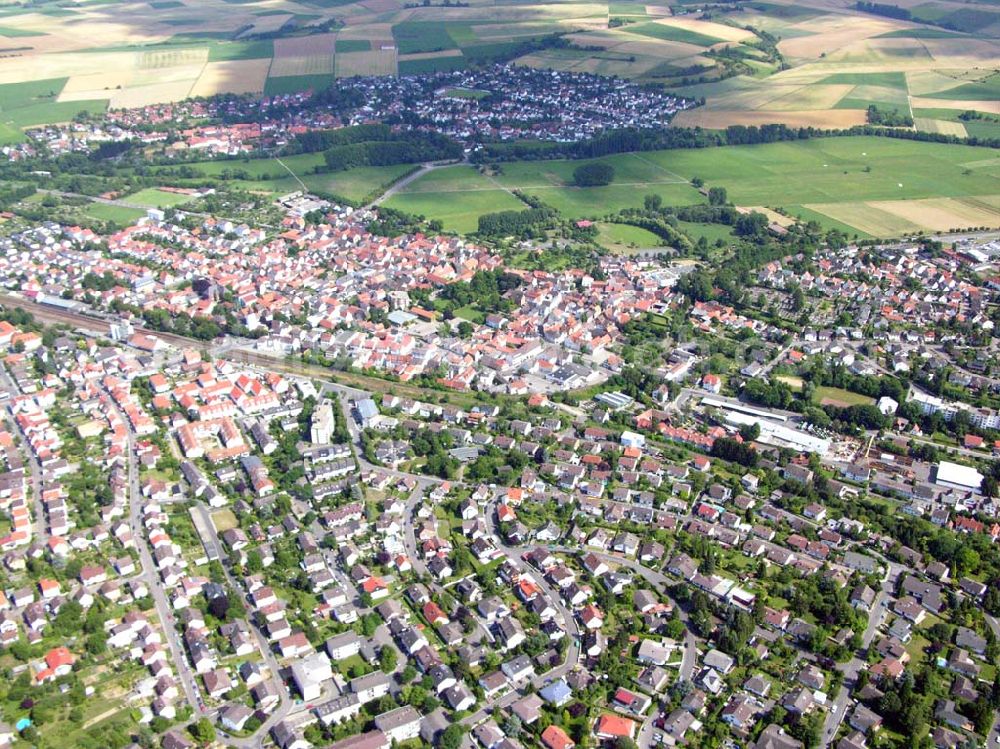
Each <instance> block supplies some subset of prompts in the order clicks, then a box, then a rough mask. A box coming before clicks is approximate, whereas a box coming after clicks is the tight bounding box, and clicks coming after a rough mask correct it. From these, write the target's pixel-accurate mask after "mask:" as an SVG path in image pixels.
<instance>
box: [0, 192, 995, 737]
mask: <svg viewBox="0 0 1000 749" xmlns="http://www.w3.org/2000/svg"><path fill="white" fill-rule="evenodd" d="M279 205H280V208H281V211H282V215H283V219H282V221H281V224H280V226H278V227H263V226H255V225H251V224H248V223H242V224H234V223H233V222H231V221H228V220H225V219H218V218H213V217H204V218H203V217H199V216H191V215H188V216H183V215H178V214H177V213H176V212H171V213H170V215H168V214H167V213H166V212H164V211H162V210H157V209H150V210H149V211H148V214H147V215H146V216H145V217H143V218H141V219H140V220H138V221H137V222H136V223H135V224H134V225H131V226H128V227H127V228H125V229H123V230H120V231H116V232H114V233H112V234H110V235H106V236H102V235H100V234H97V233H95V232H94V231H92V230H90V229H82V228H80V227H73V226H63V225H59V224H56V223H53V222H47V223H45V224H41V225H37V226H33V227H30V228H27V229H24V230H19V231H16V232H13V233H10V234H8V235H6V236H5V237H4V238H3V244H2V252H3V256H2V258H0V282H2V284H3V286H4V288H5V292H4V295H3V296H2V297H0V302H2V303H3V305H4V310H5V312H4V313H3V321H2V322H0V345H2V346H3V347H4V349H5V354H4V358H3V370H2V373H0V388H2V390H0V398H2V401H3V405H4V417H3V425H2V426H3V430H2V432H0V445H2V447H3V452H4V464H5V471H4V473H3V475H2V482H0V487H2V511H3V514H4V516H5V522H4V533H5V535H4V536H3V538H2V539H0V547H2V551H3V554H4V556H3V558H2V564H3V569H2V579H3V582H4V584H3V595H2V597H0V608H2V611H0V640H2V647H3V648H4V650H5V651H6V653H7V655H6V656H5V661H6V664H7V665H6V666H5V668H6V669H7V670H8V673H9V674H10V679H9V681H8V683H7V684H5V685H4V687H3V688H2V689H0V691H2V693H3V695H4V699H3V701H2V706H3V718H4V720H5V723H4V726H5V728H4V731H5V732H4V734H3V735H4V736H5V737H6V738H7V741H8V742H21V741H31V742H37V741H43V742H44V741H45V740H46V739H45V738H44V737H46V736H50V735H52V734H50V733H49V732H50V731H53V730H56V731H61V730H68V729H66V728H65V727H66V726H69V725H76V726H80V725H82V726H85V727H86V726H88V725H93V722H97V721H101V720H103V719H104V718H106V717H108V716H115V717H116V718H117V719H116V720H110V721H105V722H103V723H100V725H101V726H102V728H101V729H100V731H97V732H95V733H94V735H95V736H99V737H100V740H101V741H104V742H108V743H109V744H110V745H111V746H118V745H119V743H120V742H121V741H122V740H123V739H125V740H126V743H128V742H131V741H133V740H134V736H135V731H136V730H140V729H141V731H142V737H141V739H142V741H144V742H152V744H153V745H162V746H163V747H167V748H168V749H184V748H186V747H194V746H197V745H199V744H205V743H212V742H215V743H217V744H219V745H225V746H236V747H251V746H272V745H273V746H275V747H278V748H279V749H307V747H311V746H316V747H318V746H332V747H335V748H336V749H388V748H389V747H390V746H392V745H397V746H414V747H416V746H417V745H424V744H426V745H440V746H444V747H448V749H457V748H458V747H460V746H470V747H474V746H481V747H482V748H483V749H498V748H501V747H502V749H517V748H519V747H527V746H535V745H540V746H542V747H545V748H546V749H570V748H571V747H574V746H577V745H579V746H585V747H596V746H599V745H613V746H614V747H616V749H624V748H625V747H641V749H651V748H652V747H656V746H658V745H667V746H675V745H692V746H746V747H755V749H795V748H796V747H810V748H811V747H818V746H835V747H837V749H856V748H857V749H864V748H865V747H881V746H888V745H897V744H895V743H893V742H910V741H912V742H914V745H919V746H925V745H926V746H936V747H941V748H942V749H956V748H958V747H968V746H984V745H985V742H987V741H989V742H990V744H992V743H995V741H996V737H997V731H998V729H1000V723H998V721H997V719H996V712H995V706H996V704H997V700H998V699H1000V689H998V682H997V680H996V668H997V659H998V657H1000V648H998V639H997V635H998V633H1000V623H998V621H997V619H996V618H994V616H995V615H1000V590H998V588H997V582H996V580H995V579H994V576H995V575H996V574H997V570H998V568H1000V555H998V553H997V545H996V544H997V540H998V538H1000V523H997V522H996V520H995V518H996V517H998V516H1000V507H998V505H997V499H996V497H997V494H998V491H997V473H996V471H995V470H994V468H993V465H994V463H993V461H992V457H993V454H994V453H995V452H996V451H1000V441H998V440H997V439H996V437H997V430H998V429H1000V412H998V411H997V410H996V408H995V407H994V406H993V405H992V404H994V403H995V402H996V401H997V393H998V391H1000V381H998V380H996V379H995V378H993V377H991V376H990V371H991V365H992V359H993V354H992V353H991V352H990V351H989V349H988V348H985V347H983V346H981V345H980V343H981V340H982V338H981V336H982V335H983V332H984V331H989V330H991V329H992V326H993V319H994V310H995V294H996V290H997V288H998V284H1000V282H998V278H1000V276H998V275H997V274H996V265H995V263H994V261H993V257H994V256H995V255H996V254H997V253H998V252H1000V246H997V245H996V244H990V243H978V244H975V245H973V244H966V245H960V244H956V245H955V246H954V247H953V248H945V249H943V250H934V249H932V248H930V247H929V246H927V245H926V244H921V243H913V242H911V243H887V244H883V245H877V246H868V247H857V246H852V245H848V246H845V247H841V248H839V249H827V250H824V251H822V252H818V253H816V254H815V255H814V256H813V257H811V258H803V257H802V256H796V255H789V256H786V257H784V258H781V259H780V260H775V261H772V262H769V263H767V264H765V265H763V266H761V267H760V268H759V270H757V271H756V277H755V280H754V286H753V287H752V288H747V289H745V290H744V296H745V297H746V298H747V299H749V300H751V301H750V302H749V303H745V304H741V305H740V310H739V311H738V310H737V309H735V308H734V307H733V306H731V305H728V304H725V303H723V302H721V301H718V300H717V299H698V298H696V296H693V294H694V292H693V291H692V288H693V287H695V286H696V283H695V281H694V280H693V278H692V277H693V276H694V275H696V274H697V273H698V271H693V270H692V267H691V266H690V265H684V264H677V263H673V262H671V261H670V260H669V259H664V258H661V257H653V256H647V257H643V256H633V257H625V256H614V255H607V256H602V257H601V258H600V261H599V263H598V265H596V266H595V267H593V268H592V269H591V270H582V269H579V268H572V267H571V268H566V269H564V270H552V271H541V270H534V271H525V270H521V269H519V268H517V267H514V266H512V265H510V264H508V263H507V262H506V261H505V260H504V257H503V256H502V255H501V254H499V253H498V252H497V251H495V250H491V249H489V248H488V247H486V246H483V245H480V244H477V243H476V242H475V241H474V240H473V239H462V238H459V237H455V236H436V235H429V234H428V235H424V234H403V235H399V236H396V237H394V238H391V237H386V236H380V235H377V234H373V233H372V232H371V231H369V228H368V227H370V225H371V221H372V219H373V218H374V217H375V216H376V214H377V210H378V209H376V208H362V209H356V210H355V209H351V208H347V207H342V206H337V205H332V204H330V203H328V202H327V201H323V200H320V199H317V198H313V197H310V196H308V195H303V194H295V195H288V196H285V197H284V198H282V200H281V201H280V203H279ZM192 219H195V220H193V221H192ZM491 284H492V286H491ZM462 288H471V289H474V290H477V294H478V296H477V297H476V298H475V299H474V300H473V302H472V303H471V306H472V308H473V309H474V311H476V312H477V313H481V314H479V315H468V314H466V315H462V314H453V315H442V314H441V312H440V310H441V309H442V306H441V302H447V301H450V300H453V299H458V300H459V301H463V300H465V296H462V295H461V294H460V293H459V290H460V289H462ZM491 290H492V291H495V292H496V293H497V294H498V298H497V299H495V300H494V299H488V298H487V297H489V293H488V292H490V291H491ZM477 304H478V305H479V306H477ZM444 309H451V308H450V307H444ZM651 319H661V320H664V321H667V324H669V325H671V326H675V325H676V326H679V327H674V328H672V330H675V331H676V332H671V333H670V334H669V335H668V336H667V338H666V339H664V338H662V337H661V339H660V340H659V341H657V340H651V339H649V338H648V337H647V336H646V335H645V333H644V332H643V331H644V330H645V329H646V328H647V327H648V326H649V324H650V323H649V320H651ZM798 319H801V320H802V322H803V324H802V325H801V326H799V327H797V328H796V332H794V333H793V332H790V326H789V325H788V324H787V321H788V320H798ZM180 321H183V325H181V324H178V323H179V322H180ZM664 340H666V341H669V342H670V343H669V347H664V346H663V341H664ZM900 377H902V378H905V382H906V384H905V385H902V384H901V380H900V379H899V378H900ZM60 727H62V728H60ZM136 727H138V728H136ZM77 730H79V729H77ZM84 732H85V733H86V728H85V729H84ZM886 737H892V738H891V739H887V738H886ZM887 741H888V742H889V743H886V742H887ZM122 745H124V744H122ZM898 745H902V744H898Z"/></svg>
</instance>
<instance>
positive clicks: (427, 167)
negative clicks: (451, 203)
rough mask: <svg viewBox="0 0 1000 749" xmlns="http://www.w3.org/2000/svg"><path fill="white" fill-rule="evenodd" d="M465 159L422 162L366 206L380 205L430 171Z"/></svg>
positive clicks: (460, 162) (463, 161)
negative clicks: (413, 170) (417, 167)
mask: <svg viewBox="0 0 1000 749" xmlns="http://www.w3.org/2000/svg"><path fill="white" fill-rule="evenodd" d="M465 161H466V160H462V161H454V160H449V161H432V162H430V163H427V164H421V165H420V168H419V169H417V170H416V171H415V172H413V173H412V174H408V175H406V176H405V177H403V179H401V180H399V181H398V182H394V183H393V184H392V185H390V186H389V189H388V190H386V191H385V192H384V193H382V194H381V195H379V196H378V197H377V198H375V200H373V201H372V202H371V203H369V204H368V205H366V206H365V208H374V207H375V206H377V205H380V204H381V203H384V202H385V201H387V200H388V199H389V198H391V197H392V196H393V195H395V194H396V193H397V192H399V191H400V190H402V189H404V188H405V187H407V186H408V185H410V184H411V183H413V182H416V181H417V180H418V179H420V178H421V177H423V176H424V175H425V174H428V173H429V172H433V171H434V170H435V169H440V168H441V167H445V166H455V165H456V164H462V163H465Z"/></svg>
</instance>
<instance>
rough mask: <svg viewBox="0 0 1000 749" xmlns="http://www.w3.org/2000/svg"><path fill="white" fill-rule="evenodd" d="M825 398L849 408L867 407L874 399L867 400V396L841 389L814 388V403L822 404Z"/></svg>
mask: <svg viewBox="0 0 1000 749" xmlns="http://www.w3.org/2000/svg"><path fill="white" fill-rule="evenodd" d="M825 398H829V399H831V400H836V401H840V402H842V403H846V404H848V405H850V406H869V405H871V404H873V403H874V402H875V399H874V398H869V397H868V396H867V395H860V394H859V393H852V392H851V391H850V390H844V389H842V388H834V387H826V386H823V387H818V388H816V390H815V392H814V394H813V401H815V402H816V403H822V402H823V399H825Z"/></svg>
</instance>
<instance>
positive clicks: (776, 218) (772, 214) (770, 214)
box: [736, 205, 795, 226]
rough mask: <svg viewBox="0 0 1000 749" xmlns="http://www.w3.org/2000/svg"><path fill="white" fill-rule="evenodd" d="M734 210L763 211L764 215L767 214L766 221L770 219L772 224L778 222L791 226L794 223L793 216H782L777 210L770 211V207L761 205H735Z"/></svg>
mask: <svg viewBox="0 0 1000 749" xmlns="http://www.w3.org/2000/svg"><path fill="white" fill-rule="evenodd" d="M736 210H738V211H742V210H746V211H754V212H756V213H763V214H764V215H765V216H767V220H768V221H770V222H771V223H772V224H778V226H791V225H792V224H794V223H795V219H794V218H791V217H789V216H783V215H782V214H780V213H778V212H777V211H772V210H771V209H770V208H765V207H764V206H762V205H751V206H747V207H746V208H743V207H737V209H736Z"/></svg>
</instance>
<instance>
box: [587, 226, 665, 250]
mask: <svg viewBox="0 0 1000 749" xmlns="http://www.w3.org/2000/svg"><path fill="white" fill-rule="evenodd" d="M597 242H598V244H600V245H602V246H604V247H607V248H608V249H609V250H615V251H618V252H627V251H628V250H630V249H633V248H636V249H648V248H650V247H662V246H663V240H662V239H660V238H659V237H658V236H656V235H655V234H653V232H651V231H647V230H646V229H643V228H641V227H638V226H630V225H629V224H606V223H602V224H600V225H598V227H597Z"/></svg>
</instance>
